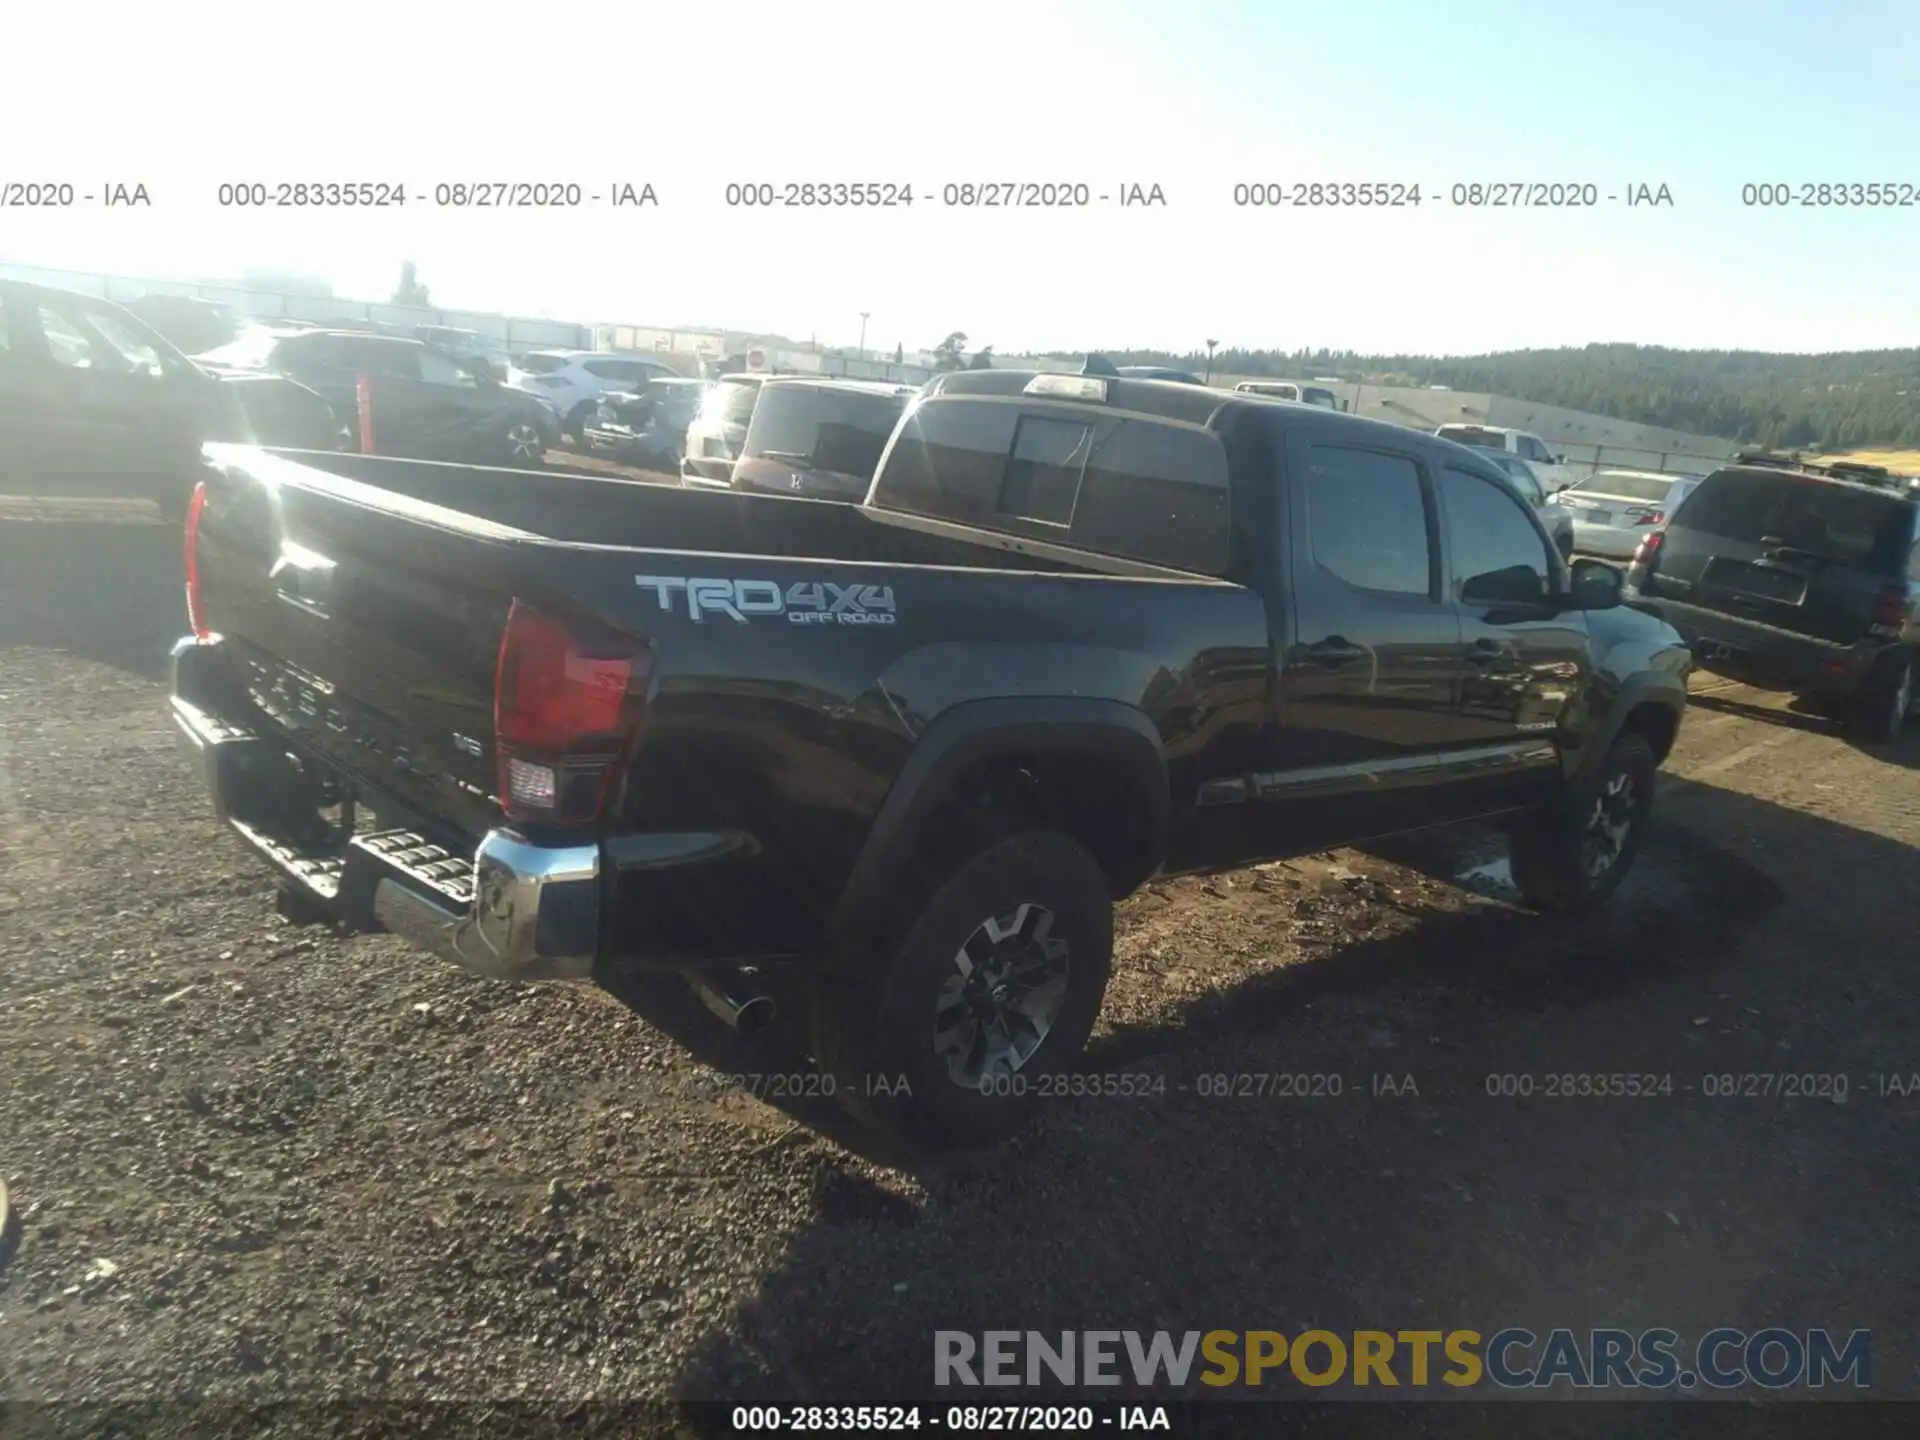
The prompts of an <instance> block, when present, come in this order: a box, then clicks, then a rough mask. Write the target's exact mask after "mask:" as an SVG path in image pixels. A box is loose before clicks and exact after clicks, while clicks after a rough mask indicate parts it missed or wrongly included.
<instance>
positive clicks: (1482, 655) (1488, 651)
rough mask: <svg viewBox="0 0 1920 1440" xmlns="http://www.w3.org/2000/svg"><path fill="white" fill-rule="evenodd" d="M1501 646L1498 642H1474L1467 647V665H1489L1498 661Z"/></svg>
mask: <svg viewBox="0 0 1920 1440" xmlns="http://www.w3.org/2000/svg"><path fill="white" fill-rule="evenodd" d="M1501 653H1502V646H1501V644H1500V642H1499V641H1498V640H1476V641H1474V642H1473V644H1471V645H1469V646H1468V647H1467V664H1469V665H1491V664H1493V662H1494V661H1496V660H1498V659H1499V658H1500V656H1501Z"/></svg>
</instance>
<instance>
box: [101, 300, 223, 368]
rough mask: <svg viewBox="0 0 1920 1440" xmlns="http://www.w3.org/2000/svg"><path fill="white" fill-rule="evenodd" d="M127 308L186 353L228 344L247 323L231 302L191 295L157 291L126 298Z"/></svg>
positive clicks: (177, 348)
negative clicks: (223, 302)
mask: <svg viewBox="0 0 1920 1440" xmlns="http://www.w3.org/2000/svg"><path fill="white" fill-rule="evenodd" d="M125 308H126V310H127V313H128V314H130V315H134V316H137V317H138V318H139V319H141V320H144V321H145V322H146V323H147V324H149V325H151V326H152V327H153V328H154V329H155V330H157V331H158V332H159V333H160V334H161V335H163V336H165V337H166V339H167V341H168V343H169V344H171V345H172V346H173V347H174V349H176V350H178V351H180V352H181V353H183V354H186V355H197V354H199V353H200V352H201V351H202V350H211V349H213V347H214V346H216V345H225V344H226V343H227V342H228V341H229V340H231V339H233V338H234V336H236V335H238V334H239V333H240V331H241V329H242V327H243V326H245V325H246V323H247V320H246V317H245V316H243V315H241V314H240V312H239V311H237V310H235V309H234V308H233V307H232V306H231V305H222V304H219V303H218V302H217V301H213V300H201V299H199V298H197V297H195V296H191V295H167V294H162V293H160V292H158V291H154V292H150V293H148V294H145V295H141V296H138V297H136V298H135V299H132V300H129V301H127V303H126V307H125Z"/></svg>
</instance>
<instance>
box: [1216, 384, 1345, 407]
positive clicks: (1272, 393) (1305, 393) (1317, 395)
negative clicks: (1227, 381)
mask: <svg viewBox="0 0 1920 1440" xmlns="http://www.w3.org/2000/svg"><path fill="white" fill-rule="evenodd" d="M1233 388H1234V391H1235V392H1236V393H1237V394H1241V395H1265V396H1268V397H1269V398H1271V399H1274V400H1291V401H1293V402H1294V403H1295V404H1297V405H1318V406H1319V407H1320V408H1321V409H1323V410H1344V409H1346V407H1345V406H1344V405H1342V404H1341V403H1340V398H1339V397H1338V396H1337V395H1335V394H1334V393H1333V391H1331V390H1329V389H1327V387H1326V386H1324V385H1301V384H1297V383H1295V382H1294V381H1292V380H1242V381H1241V382H1240V383H1239V384H1238V385H1236V386H1234V387H1233Z"/></svg>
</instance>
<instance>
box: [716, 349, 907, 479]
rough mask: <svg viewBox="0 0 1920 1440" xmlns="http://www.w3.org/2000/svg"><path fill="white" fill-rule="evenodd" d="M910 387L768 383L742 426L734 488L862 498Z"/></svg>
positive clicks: (842, 382) (855, 382) (834, 382)
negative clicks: (744, 437)
mask: <svg viewBox="0 0 1920 1440" xmlns="http://www.w3.org/2000/svg"><path fill="white" fill-rule="evenodd" d="M914 393H915V392H914V388H913V387H912V386H911V385H889V384H883V383H880V382H875V381H864V380H814V379H804V380H802V379H794V380H769V381H767V383H766V384H765V385H763V386H761V387H760V395H759V398H758V400H757V401H756V402H755V404H754V407H753V419H752V420H751V421H749V422H748V424H747V433H746V439H745V440H744V442H743V443H742V445H741V448H740V460H739V463H737V464H736V465H735V466H734V467H733V488H734V489H736V490H760V491H771V492H772V493H774V494H776V495H805V496H810V497H812V498H814V499H817V500H855V501H857V500H864V499H866V496H867V487H868V486H869V485H871V484H872V483H873V472H874V470H875V469H876V468H877V467H878V466H879V464H880V456H881V453H882V452H883V451H885V450H886V448H887V441H888V440H889V439H890V438H891V437H892V435H893V427H894V426H895V425H896V424H898V423H899V420H900V416H901V414H902V413H904V412H905V410H906V408H907V401H908V400H910V399H911V398H912V397H913V395H914Z"/></svg>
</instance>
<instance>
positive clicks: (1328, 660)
mask: <svg viewBox="0 0 1920 1440" xmlns="http://www.w3.org/2000/svg"><path fill="white" fill-rule="evenodd" d="M1307 658H1308V659H1309V660H1311V661H1312V662H1313V663H1314V664H1316V665H1324V666H1326V667H1327V668H1328V669H1329V670H1332V669H1337V668H1338V667H1339V666H1342V665H1351V664H1353V662H1354V661H1356V660H1364V659H1366V658H1367V652H1366V651H1365V650H1363V649H1361V648H1360V647H1359V646H1358V645H1355V644H1353V643H1352V642H1350V641H1348V640H1345V639H1343V638H1342V637H1340V636H1338V635H1333V636H1329V637H1328V638H1327V639H1325V640H1322V641H1321V642H1320V643H1319V644H1318V645H1310V646H1308V647H1307Z"/></svg>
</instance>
